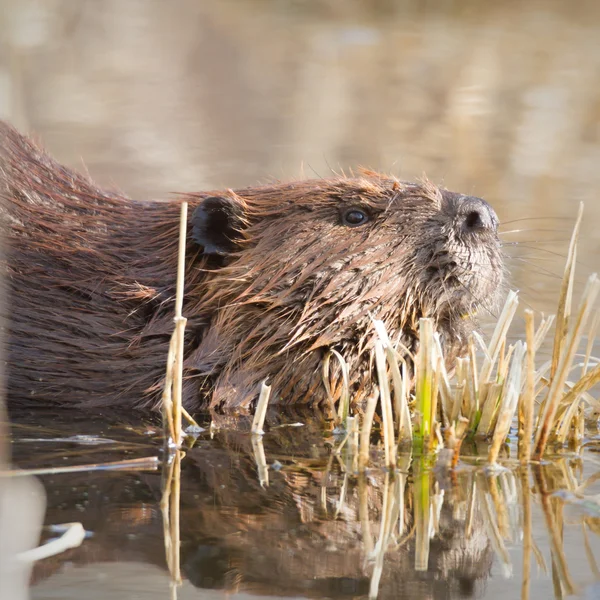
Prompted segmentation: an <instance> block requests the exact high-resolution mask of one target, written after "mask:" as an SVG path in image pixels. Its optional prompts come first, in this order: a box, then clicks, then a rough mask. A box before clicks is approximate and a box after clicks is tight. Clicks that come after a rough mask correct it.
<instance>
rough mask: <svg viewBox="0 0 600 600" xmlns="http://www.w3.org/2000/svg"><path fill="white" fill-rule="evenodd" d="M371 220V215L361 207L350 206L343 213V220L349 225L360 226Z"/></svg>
mask: <svg viewBox="0 0 600 600" xmlns="http://www.w3.org/2000/svg"><path fill="white" fill-rule="evenodd" d="M368 221H369V215H368V214H367V213H366V212H365V211H364V210H361V209H360V208H349V209H348V210H346V211H344V212H343V213H342V222H343V223H344V225H348V226H349V227H358V226H359V225H364V224H365V223H367V222H368Z"/></svg>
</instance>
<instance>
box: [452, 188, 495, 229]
mask: <svg viewBox="0 0 600 600" xmlns="http://www.w3.org/2000/svg"><path fill="white" fill-rule="evenodd" d="M457 203H458V211H457V212H458V216H459V218H460V220H461V226H462V230H463V231H465V232H473V233H478V232H480V231H492V232H493V233H496V231H497V230H498V217H497V215H496V212H495V211H494V209H493V208H492V207H491V206H490V205H489V204H488V203H487V202H486V201H485V200H482V199H481V198H477V197H475V196H459V199H458V202H457Z"/></svg>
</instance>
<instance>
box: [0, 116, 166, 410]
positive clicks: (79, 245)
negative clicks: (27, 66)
mask: <svg viewBox="0 0 600 600" xmlns="http://www.w3.org/2000/svg"><path fill="white" fill-rule="evenodd" d="M0 147H1V150H0V152H1V154H0V160H1V170H0V189H1V190H2V205H1V207H2V215H3V222H4V232H5V241H6V248H5V253H6V275H7V284H8V285H7V287H8V304H9V306H8V315H7V316H8V332H7V333H8V349H7V350H8V357H7V359H8V373H7V376H8V382H7V383H8V391H9V394H8V396H9V401H10V400H13V401H15V400H16V401H18V402H19V403H24V402H27V401H34V402H40V401H41V402H60V403H68V404H80V403H85V404H87V405H93V404H113V403H118V402H128V403H130V404H136V403H142V404H143V403H146V402H148V398H147V397H145V396H144V392H145V391H146V390H147V388H148V386H150V385H152V384H154V383H156V382H157V381H158V380H159V379H160V375H161V368H162V365H163V364H164V357H165V355H166V343H167V339H168V332H167V331H164V332H163V333H164V335H161V334H160V332H157V333H158V335H154V336H152V348H145V349H144V351H143V352H141V351H140V349H141V348H140V345H144V344H145V343H146V342H145V341H144V340H143V336H142V332H144V330H145V328H147V326H148V324H149V321H150V318H151V317H152V316H153V315H154V313H153V311H150V310H148V309H149V308H150V307H155V306H156V304H157V303H163V302H164V301H165V300H167V301H168V299H169V298H170V295H171V289H172V282H173V281H174V273H175V269H174V266H173V265H172V264H169V263H170V262H171V261H170V259H169V257H170V256H171V253H170V252H169V250H170V246H171V245H174V246H176V243H177V240H176V239H175V240H174V241H173V240H171V239H167V240H164V239H162V240H161V239H160V237H161V231H160V225H161V219H160V217H158V218H157V216H158V215H159V214H164V213H165V212H167V213H169V220H170V221H171V220H172V221H173V222H174V223H176V218H177V207H170V206H168V205H166V204H159V203H155V204H153V203H139V202H134V201H132V200H130V199H129V198H127V197H125V196H123V195H118V194H112V193H107V192H106V191H103V190H101V189H99V188H98V187H97V186H96V185H94V184H93V182H92V181H90V180H89V179H87V178H85V177H83V176H81V175H79V174H77V173H75V172H73V171H71V170H69V169H66V168H65V167H63V166H62V165H60V164H58V163H57V162H55V161H54V160H52V159H51V158H50V157H49V156H48V155H47V154H45V153H44V152H43V151H42V150H40V149H39V148H37V147H36V146H35V145H33V143H31V142H30V141H29V140H27V139H26V138H25V137H23V136H21V135H20V134H18V133H17V132H16V131H15V130H14V129H12V128H11V127H9V126H8V125H6V124H1V123H0ZM163 237H164V235H163ZM161 244H162V246H165V247H166V248H167V253H166V254H165V256H164V257H163V258H162V260H161V259H160V257H158V259H159V260H156V258H157V249H158V248H160V246H161ZM159 281H160V282H161V284H160V285H157V282H159ZM163 329H165V328H164V327H163ZM125 396H127V398H125Z"/></svg>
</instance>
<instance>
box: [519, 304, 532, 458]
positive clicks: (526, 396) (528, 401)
mask: <svg viewBox="0 0 600 600" xmlns="http://www.w3.org/2000/svg"><path fill="white" fill-rule="evenodd" d="M525 340H526V345H527V355H526V363H525V389H524V391H523V393H522V394H521V397H520V403H521V414H522V428H521V436H520V439H519V459H520V460H521V462H522V463H526V462H529V459H530V458H531V438H532V436H533V412H534V408H535V395H534V375H535V332H534V318H533V311H531V310H529V309H527V310H526V311H525Z"/></svg>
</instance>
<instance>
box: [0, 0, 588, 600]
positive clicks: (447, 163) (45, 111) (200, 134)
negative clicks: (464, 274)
mask: <svg viewBox="0 0 600 600" xmlns="http://www.w3.org/2000/svg"><path fill="white" fill-rule="evenodd" d="M0 9H1V10H0V14H2V15H3V19H2V20H0V116H1V117H2V118H7V119H9V120H10V121H11V122H13V123H15V124H16V125H18V126H19V127H20V128H21V129H23V130H25V131H31V132H34V133H35V134H36V136H37V137H38V138H39V139H42V140H43V141H44V144H45V146H46V147H47V148H48V149H49V151H50V152H51V153H52V154H53V155H54V156H55V157H56V158H58V159H59V160H61V161H62V162H64V163H65V164H68V165H70V166H72V167H75V168H78V169H87V170H88V171H89V172H90V173H91V175H92V176H93V177H94V178H95V179H96V180H97V181H99V182H100V183H102V184H105V185H107V186H113V187H117V188H119V189H121V190H123V191H125V192H126V193H128V194H129V195H131V196H135V197H138V198H150V197H152V198H156V197H165V196H166V195H167V194H169V193H171V192H174V191H195V190H207V189H223V188H229V187H239V186H245V185H254V184H256V183H257V182H259V181H264V180H265V179H267V178H272V177H276V178H279V179H287V178H293V177H313V176H317V175H319V176H326V175H328V174H329V173H330V172H331V170H332V169H333V170H340V169H343V170H347V169H348V168H352V167H354V168H355V167H357V166H358V165H365V166H369V167H372V168H376V169H379V170H382V171H388V172H392V173H394V174H396V175H398V176H400V177H401V178H403V179H414V178H416V177H420V176H421V175H422V174H423V173H426V174H427V176H428V177H429V178H430V179H432V180H433V181H435V182H438V183H442V184H443V185H445V186H446V187H448V188H450V189H454V190H457V191H462V192H464V193H469V194H475V195H479V196H482V197H484V198H486V199H487V200H488V201H489V202H490V203H492V205H493V206H494V207H495V209H496V211H497V212H498V214H499V216H500V219H501V221H502V222H503V226H502V229H503V234H502V235H503V239H504V240H505V242H506V246H505V247H506V251H507V254H509V255H510V259H509V265H508V266H509V269H510V272H511V287H513V288H516V289H519V290H520V291H521V305H522V307H524V306H528V305H529V306H532V307H533V308H535V309H536V310H538V311H545V312H553V311H554V306H555V302H556V298H557V290H558V285H559V284H558V282H559V279H558V275H559V274H560V273H561V272H562V268H563V263H564V259H565V255H566V247H567V240H568V237H569V235H570V229H571V227H572V222H573V219H574V216H575V213H576V209H577V205H578V203H579V202H580V201H584V202H585V211H586V212H585V218H584V225H583V232H582V239H581V243H580V249H579V255H578V257H579V267H578V274H577V286H576V287H577V289H578V290H581V289H582V287H583V283H584V282H585V279H586V278H587V276H588V274H589V273H590V272H592V271H594V270H597V269H598V259H597V257H598V251H599V249H600V229H599V228H598V227H597V226H596V223H597V222H599V219H600V203H599V202H598V197H600V170H599V169H598V164H599V163H600V85H599V83H600V81H599V77H600V75H599V74H600V47H599V45H598V34H599V26H600V5H598V4H597V3H595V2H586V1H584V0H580V1H576V2H571V3H562V2H559V1H558V0H557V1H555V2H542V1H538V2H523V3H509V2H500V3H480V2H475V1H465V2H460V3H459V2H447V3H444V4H443V6H442V5H440V4H439V3H428V2H416V1H414V0H412V1H409V0H407V1H398V2H393V1H391V0H379V1H373V2H363V1H359V0H350V1H342V0H314V1H313V2H307V1H302V0H288V1H286V0H261V1H259V0H247V1H242V0H220V1H219V2H218V3H198V2H195V1H193V0H178V1H177V2H170V3H163V2H150V1H147V0H144V1H142V0H139V1H133V0H128V1H127V2H123V1H122V0H112V1H108V0H107V1H105V2H102V3H94V2H70V1H69V0H52V1H51V2H39V1H37V0H0ZM515 230H516V231H515ZM521 230H522V231H521ZM517 242H518V243H517ZM516 330H517V333H518V332H522V330H523V328H522V323H521V322H519V321H517V323H516ZM12 419H13V429H12V439H13V443H12V450H13V459H14V463H15V465H16V466H18V467H21V468H41V467H58V466H73V465H77V464H79V465H91V464H100V463H106V462H115V461H123V460H129V459H140V458H144V457H158V459H159V460H158V465H157V466H156V468H150V467H146V468H144V469H142V470H135V469H133V468H132V467H131V465H130V467H129V468H128V469H122V470H116V469H114V470H98V469H91V468H87V470H83V471H81V472H69V473H63V474H56V475H41V476H39V477H38V478H37V479H36V480H31V481H30V483H31V485H30V486H29V487H28V485H29V484H23V488H22V493H23V494H24V497H25V498H29V500H31V501H32V505H31V506H29V504H27V503H26V502H25V501H23V502H15V506H16V508H15V506H13V508H12V509H11V510H12V511H13V512H12V513H11V514H13V515H14V519H13V523H12V524H13V526H16V524H18V527H16V531H18V532H20V533H19V535H18V536H17V537H16V538H15V544H18V543H19V536H21V535H22V536H23V539H22V540H21V541H22V542H23V543H24V542H25V541H26V540H25V537H26V534H27V527H28V526H29V528H30V530H31V531H29V535H31V536H32V539H35V536H36V535H37V533H36V531H35V524H36V518H39V519H43V521H44V523H46V524H47V525H50V524H58V523H68V522H73V521H77V522H81V523H82V524H83V526H84V528H85V529H86V531H87V532H89V534H90V535H89V536H88V537H87V538H86V539H85V540H84V541H83V543H82V544H81V545H80V546H79V547H77V548H73V549H71V550H67V551H66V552H64V553H62V554H59V555H57V556H56V557H54V558H47V559H44V560H42V561H40V562H38V563H36V565H35V567H34V569H33V577H32V583H31V589H30V593H31V596H32V597H33V598H40V599H41V598H86V599H87V598H92V599H93V598H99V599H100V598H119V599H125V598H137V597H140V598H141V597H144V598H167V597H170V596H169V595H170V594H171V593H172V591H171V590H170V587H169V574H168V568H167V562H166V558H165V556H166V554H165V547H164V535H163V514H162V513H161V507H160V498H161V493H162V487H161V486H162V485H163V483H164V477H165V473H164V472H163V471H164V469H165V464H164V460H163V459H164V454H163V448H162V439H161V435H160V428H159V427H157V424H156V423H155V422H153V421H152V419H151V417H149V416H147V415H145V416H142V415H118V416H116V415H106V414H105V415H97V414H90V413H87V412H86V413H81V412H80V413H76V414H71V413H66V412H59V413H49V414H39V413H37V414H35V415H34V414H28V413H21V414H13V415H12ZM286 419H287V421H286ZM281 420H282V421H284V422H295V421H298V420H299V421H301V422H302V423H304V425H303V426H302V427H287V428H283V429H276V430H273V431H271V432H270V433H268V434H267V436H266V437H265V440H264V448H263V450H264V454H265V464H266V465H267V467H268V469H265V464H263V463H262V462H261V459H260V456H261V452H260V449H257V448H256V447H253V446H252V443H251V440H250V438H249V436H248V435H247V434H245V433H242V432H239V431H235V430H232V429H231V428H228V429H226V430H225V431H220V432H218V433H216V434H215V435H214V437H213V438H211V436H210V432H209V431H206V432H204V433H201V434H200V435H199V438H198V441H197V445H196V446H195V447H194V448H193V449H192V450H191V451H189V453H188V454H187V456H186V458H185V459H184V460H183V462H182V475H181V511H182V513H181V523H182V528H181V531H182V533H181V538H182V544H181V568H182V574H183V580H184V582H183V585H182V587H181V588H179V590H178V593H179V597H180V598H194V597H199V596H202V597H206V596H207V595H210V596H211V597H212V596H214V597H223V596H224V595H225V594H227V595H231V594H234V595H236V596H247V595H249V594H251V595H253V596H257V595H258V596H260V595H264V596H273V595H275V596H286V597H288V596H294V597H296V596H298V597H318V598H324V597H328V598H330V597H364V596H365V594H368V591H369V588H370V586H372V585H373V581H374V580H373V570H374V566H375V563H374V559H373V557H371V558H369V550H370V545H373V547H375V546H376V543H377V539H378V537H377V536H378V535H379V523H380V522H381V517H382V512H383V505H384V501H383V499H384V497H385V493H386V485H385V473H384V472H383V471H382V470H381V469H374V470H372V472H371V473H370V477H369V480H368V481H367V482H362V483H361V482H360V481H359V480H358V479H356V478H354V477H352V476H349V477H347V478H345V476H344V468H346V467H347V465H345V463H344V460H346V459H345V458H344V457H343V456H342V458H341V462H340V461H338V459H337V458H336V457H335V456H333V455H332V447H333V445H334V444H335V439H334V438H333V437H332V434H331V432H329V431H328V428H327V425H326V424H325V423H324V422H323V421H322V420H320V419H316V418H315V419H311V418H308V417H307V416H306V415H302V416H300V417H298V416H289V417H282V418H281ZM206 424H207V423H205V425H206ZM75 435H89V436H91V437H90V438H87V439H83V440H82V439H81V438H80V439H73V436H75ZM44 440H45V441H44ZM82 441H85V442H86V443H85V444H82V443H81V442H82ZM597 450H598V448H597V443H596V442H595V438H594V436H593V435H592V436H590V439H589V446H588V447H587V449H586V450H585V451H583V452H582V453H581V454H580V455H567V456H566V457H564V458H561V459H557V460H555V461H552V462H551V463H550V464H548V465H543V466H536V465H534V466H532V470H531V472H530V473H529V474H528V475H527V476H526V478H525V479H523V476H522V475H521V474H520V473H519V472H518V471H515V470H511V471H508V472H506V473H503V474H501V475H498V476H496V478H495V479H494V478H487V477H486V476H485V474H484V473H483V472H482V471H481V469H479V468H475V465H476V461H474V460H473V459H465V461H464V462H463V463H462V464H461V467H460V469H459V471H458V472H457V474H456V477H455V478H454V479H453V478H452V477H451V476H449V475H448V474H447V473H443V472H438V471H435V472H431V473H430V472H428V471H427V470H425V471H423V469H422V468H421V467H420V466H419V465H418V464H416V465H415V464H414V463H409V462H408V459H406V460H407V462H405V463H404V470H405V471H406V478H405V481H404V485H405V487H404V502H403V503H402V506H403V507H404V526H403V528H402V527H401V526H400V523H399V522H396V523H395V529H394V536H395V537H394V538H393V540H392V541H391V542H390V546H389V547H388V548H387V551H386V553H385V557H384V561H383V566H382V573H381V580H380V584H379V597H380V598H387V597H390V598H391V597H396V598H398V597H399V598H411V597H415V598H417V597H418V598H421V597H431V598H450V597H453V598H454V597H461V594H462V596H463V597H485V598H500V597H501V598H517V597H520V595H521V585H522V582H523V554H524V550H523V548H524V547H525V546H527V544H524V541H526V540H527V539H528V536H527V535H526V534H525V533H524V527H523V525H524V521H525V516H526V513H527V509H526V507H527V506H528V505H529V506H530V507H531V523H532V525H531V528H532V532H533V540H534V549H533V550H532V552H531V556H532V558H531V564H532V567H531V570H532V579H531V582H530V585H529V590H530V592H529V593H530V597H532V598H533V597H542V598H550V597H560V595H561V593H563V594H566V592H567V591H568V589H567V588H568V587H569V586H572V587H573V590H576V591H577V593H579V594H581V595H583V596H584V597H588V598H595V597H600V588H599V587H598V586H599V585H600V584H599V583H598V580H600V570H599V568H598V566H597V565H596V561H597V560H598V557H599V556H600V554H599V552H598V551H599V550H600V547H599V541H598V533H599V532H600V528H599V527H598V522H599V521H598V516H599V515H598V509H597V506H596V505H595V503H594V495H595V494H597V493H598V492H599V490H598V486H597V484H595V483H594V481H593V480H590V479H589V478H590V476H593V475H594V473H595V472H597V464H598V461H597V458H596V457H597ZM257 459H258V462H257ZM509 464H510V463H509ZM415 469H416V471H415ZM419 469H421V470H419ZM350 471H351V469H350ZM266 475H268V485H267V484H266V481H265V478H266ZM345 480H346V486H345V487H344V481H345ZM8 481H9V480H8V479H6V478H2V479H0V492H1V491H2V490H7V489H8V485H9V484H8V483H7V482H8ZM10 481H13V479H11V480H10ZM19 481H21V480H20V479H19ZM23 481H24V480H23ZM36 481H37V482H38V483H41V486H42V487H41V488H40V487H39V486H38V485H37V484H36ZM261 481H262V485H261ZM524 481H525V482H526V484H525V485H523V482H524ZM586 481H587V482H589V485H587V487H583V488H582V487H581V486H582V485H583V484H584V483H585V482H586ZM425 483H427V486H429V487H428V489H429V492H430V493H429V499H430V501H431V502H432V507H434V508H432V509H431V510H432V512H431V514H432V517H431V518H432V523H434V522H437V521H439V525H438V526H437V529H436V526H435V525H434V524H432V525H431V528H432V538H431V544H430V551H429V552H430V553H429V557H430V558H429V563H428V570H427V571H418V570H415V545H416V531H413V526H414V515H415V506H416V505H417V506H419V504H418V502H417V503H416V502H415V498H416V497H417V496H418V494H419V493H422V492H423V489H424V486H425ZM10 485H16V484H10ZM393 486H396V487H393ZM398 486H399V482H398V481H395V482H389V483H388V488H387V489H388V492H389V490H390V489H392V487H393V490H394V493H395V494H396V496H394V497H399V496H398V494H399V490H400V488H399V487H398ZM419 486H421V487H419ZM427 486H425V487H427ZM16 489H17V488H16V487H15V490H16ZM42 489H43V490H44V493H43V494H42V493H41V490H42ZM342 489H345V490H346V491H345V501H344V502H343V503H341V504H339V503H340V498H341V495H342ZM415 489H416V490H417V491H416V492H415ZM442 492H443V494H442ZM415 494H416V495H415ZM556 494H558V495H556ZM44 495H45V500H44V502H45V506H44V503H43V502H42V500H43V499H44ZM584 496H585V498H584ZM11 497H12V498H13V499H14V498H17V497H18V496H17V492H16V491H13V493H12V495H11ZM472 498H474V499H475V500H474V502H473V503H472V506H473V507H474V508H473V510H472V511H471V512H469V508H468V507H469V506H470V505H471V499H472ZM36 502H37V504H36ZM421 504H424V501H421ZM338 506H339V508H340V513H339V515H338V516H337V517H336V516H335V512H336V509H337V508H338ZM361 506H362V508H363V513H362V515H361ZM397 506H398V510H399V512H400V508H399V506H400V505H397ZM427 506H429V504H427ZM365 507H366V509H365ZM436 507H437V508H436ZM17 509H18V510H17ZM21 510H22V512H23V514H22V515H21V513H20V512H19V511H21ZM26 510H30V511H32V512H29V513H28V514H29V517H28V516H27V515H26V514H25V512H26ZM365 510H366V512H365ZM438 511H439V519H438V518H437V517H435V515H437V514H438ZM3 514H4V515H5V514H6V510H4V511H3V513H0V517H2V516H3ZM365 514H368V519H365ZM20 515H21V516H20ZM31 515H34V516H31ZM467 515H470V516H469V517H467ZM366 523H368V525H367V529H370V534H371V537H370V538H369V536H368V535H367V534H366V533H365V526H366V525H365V524H366ZM1 531H4V532H5V531H7V530H6V529H3V530H1ZM411 532H412V533H411ZM469 532H470V536H468V535H467V534H468V533H469ZM55 535H56V534H55V533H53V532H50V531H47V530H44V531H43V534H42V539H43V540H44V541H45V540H47V539H48V538H51V537H53V536H55ZM7 539H9V538H8V537H7V535H6V534H1V533H0V547H2V548H4V549H5V548H6V547H7V541H6V540H7ZM10 539H12V537H11V538H10ZM370 539H371V540H372V541H371V542H369V540H370ZM552 540H553V541H552ZM562 552H564V556H562V555H561V553H562ZM509 564H510V568H509V566H508V565H509ZM565 568H566V572H565ZM561 578H562V581H563V583H562V584H561V583H559V581H560V580H561ZM26 579H27V578H26V577H25V580H26ZM561 585H562V586H563V590H562V592H560V591H559V589H560V586H561ZM565 586H566V587H565ZM2 600H4V598H2ZM11 600H12V599H11Z"/></svg>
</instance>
